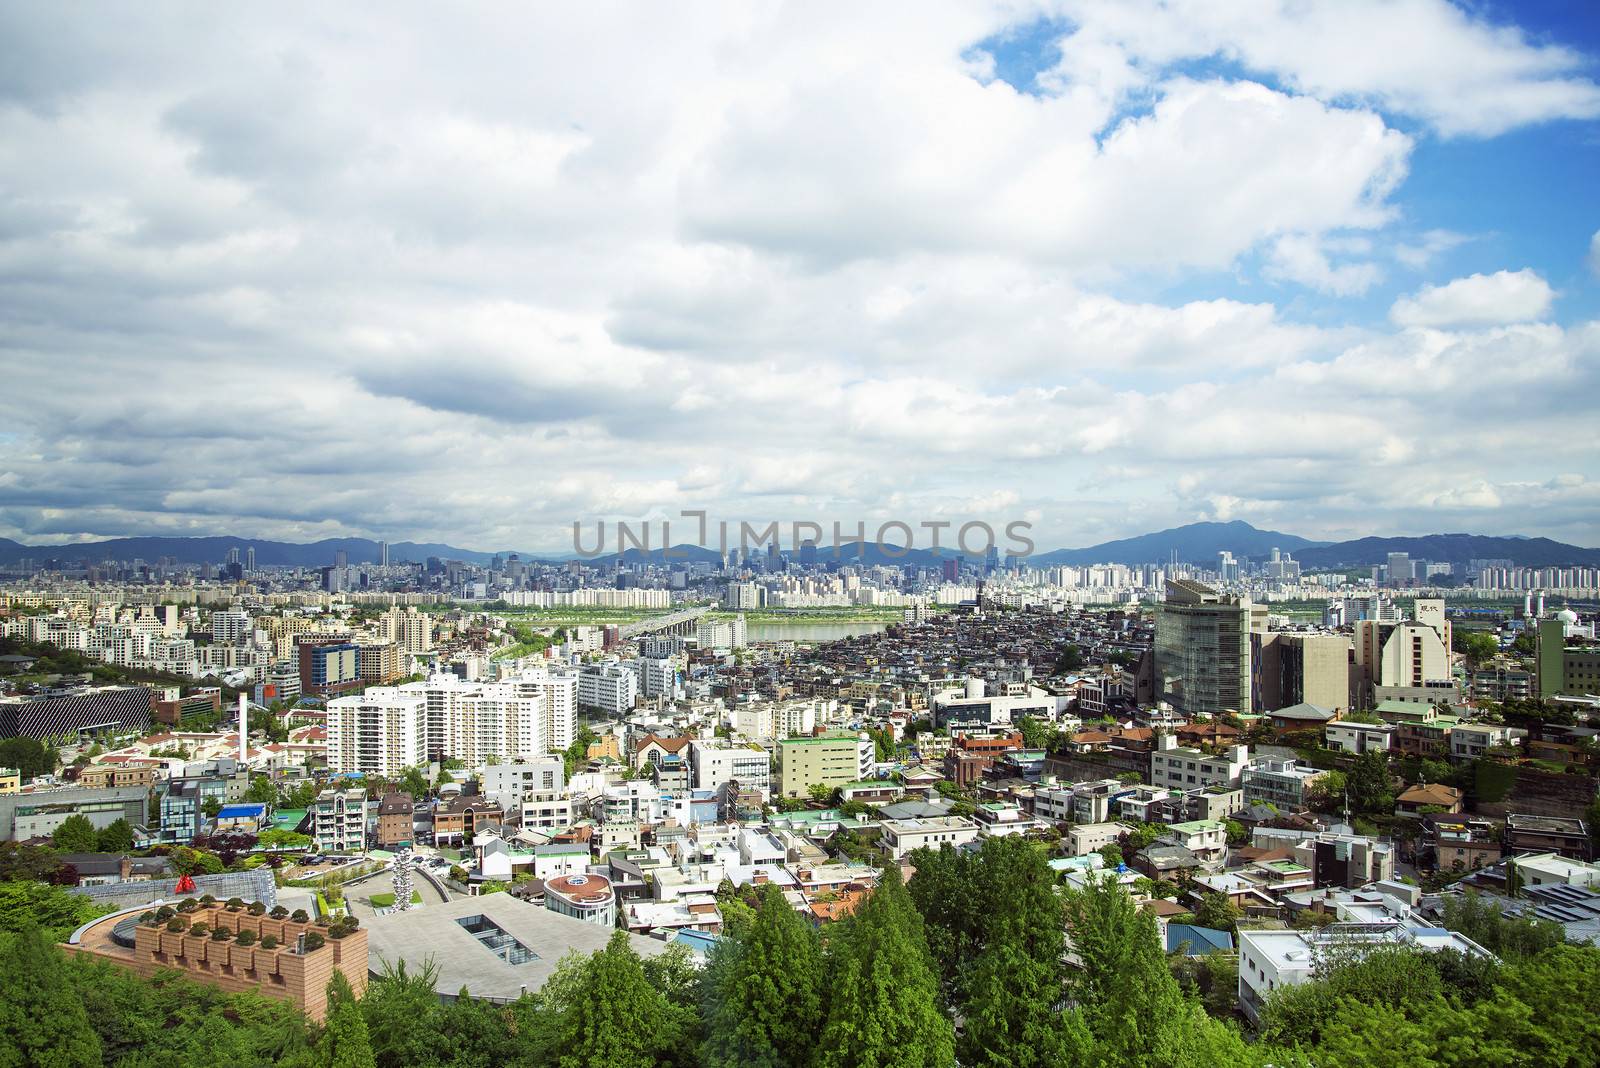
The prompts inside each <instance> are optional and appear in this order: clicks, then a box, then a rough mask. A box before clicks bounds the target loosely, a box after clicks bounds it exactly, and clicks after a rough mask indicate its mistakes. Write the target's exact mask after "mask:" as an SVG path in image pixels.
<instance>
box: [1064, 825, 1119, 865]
mask: <svg viewBox="0 0 1600 1068" xmlns="http://www.w3.org/2000/svg"><path fill="white" fill-rule="evenodd" d="M1127 833H1128V826H1127V824H1124V823H1077V824H1074V825H1073V826H1071V827H1068V828H1067V834H1066V839H1065V841H1066V846H1067V855H1068V856H1073V857H1082V856H1088V855H1089V854H1092V853H1098V852H1100V850H1102V849H1104V848H1105V847H1106V846H1108V845H1115V844H1116V843H1117V840H1118V839H1120V838H1121V837H1122V836H1123V835H1125V834H1127Z"/></svg>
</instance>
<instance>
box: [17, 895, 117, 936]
mask: <svg viewBox="0 0 1600 1068" xmlns="http://www.w3.org/2000/svg"><path fill="white" fill-rule="evenodd" d="M104 911H105V909H104V908H102V907H101V906H99V905H96V904H95V903H94V902H93V901H92V900H90V899H89V898H86V897H84V896H83V895H81V894H74V893H71V892H70V891H67V890H64V889H62V888H61V887H60V886H54V885H49V884H46V883H23V882H17V883H0V931H9V932H12V933H17V932H21V931H26V930H29V929H30V928H34V927H37V928H38V929H39V930H40V931H42V932H43V934H44V936H45V937H46V938H48V939H49V940H50V941H52V942H64V941H66V938H67V936H68V935H70V934H71V933H72V932H73V930H74V929H76V928H78V927H80V926H82V925H83V924H86V923H88V922H89V921H90V920H92V919H94V918H95V917H96V916H99V915H100V914H101V913H103V912H104Z"/></svg>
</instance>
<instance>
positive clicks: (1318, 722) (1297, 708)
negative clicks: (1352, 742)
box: [1267, 701, 1339, 730]
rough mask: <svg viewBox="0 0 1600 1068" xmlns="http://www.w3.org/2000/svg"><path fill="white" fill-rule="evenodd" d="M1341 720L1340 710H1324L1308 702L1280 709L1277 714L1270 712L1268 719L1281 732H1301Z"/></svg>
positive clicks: (1320, 706)
mask: <svg viewBox="0 0 1600 1068" xmlns="http://www.w3.org/2000/svg"><path fill="white" fill-rule="evenodd" d="M1338 718H1339V709H1337V708H1324V707H1323V706H1322V705H1314V704H1311V703H1310V702H1308V701H1302V702H1301V703H1300V704H1297V705H1290V706H1289V707H1288V708H1280V709H1278V710H1277V711H1276V712H1268V713H1267V719H1268V720H1269V721H1270V722H1271V723H1272V725H1273V726H1274V727H1277V728H1278V729H1279V730H1300V729H1304V728H1307V727H1322V726H1324V725H1326V724H1328V723H1332V722H1333V721H1334V720H1336V719H1338Z"/></svg>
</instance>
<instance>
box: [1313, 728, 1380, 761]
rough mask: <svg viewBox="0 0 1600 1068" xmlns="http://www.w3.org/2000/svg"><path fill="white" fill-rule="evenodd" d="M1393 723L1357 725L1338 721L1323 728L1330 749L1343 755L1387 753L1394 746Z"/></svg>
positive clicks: (1323, 735)
mask: <svg viewBox="0 0 1600 1068" xmlns="http://www.w3.org/2000/svg"><path fill="white" fill-rule="evenodd" d="M1394 735H1395V725H1394V724H1393V723H1356V722H1352V721H1349V720H1336V721H1334V722H1333V723H1329V724H1327V725H1326V726H1325V727H1323V728H1322V737H1323V740H1324V741H1325V742H1326V743H1327V746H1328V748H1329V749H1333V750H1336V751H1338V752H1341V753H1353V754H1355V755H1356V756H1360V755H1361V754H1362V753H1373V752H1377V753H1387V752H1388V751H1389V750H1390V749H1391V748H1392V747H1393V746H1394Z"/></svg>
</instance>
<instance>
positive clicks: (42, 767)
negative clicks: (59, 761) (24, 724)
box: [0, 738, 56, 782]
mask: <svg viewBox="0 0 1600 1068" xmlns="http://www.w3.org/2000/svg"><path fill="white" fill-rule="evenodd" d="M0 768H16V769H17V771H18V772H19V773H20V774H21V776H22V780H23V781H24V782H26V781H28V780H29V779H34V778H38V777H39V776H40V775H49V774H50V773H51V772H53V771H55V770H56V751H55V750H54V749H52V748H51V747H50V746H48V745H46V744H45V743H43V742H41V741H40V740H39V739H37V738H7V739H6V740H5V741H0Z"/></svg>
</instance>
